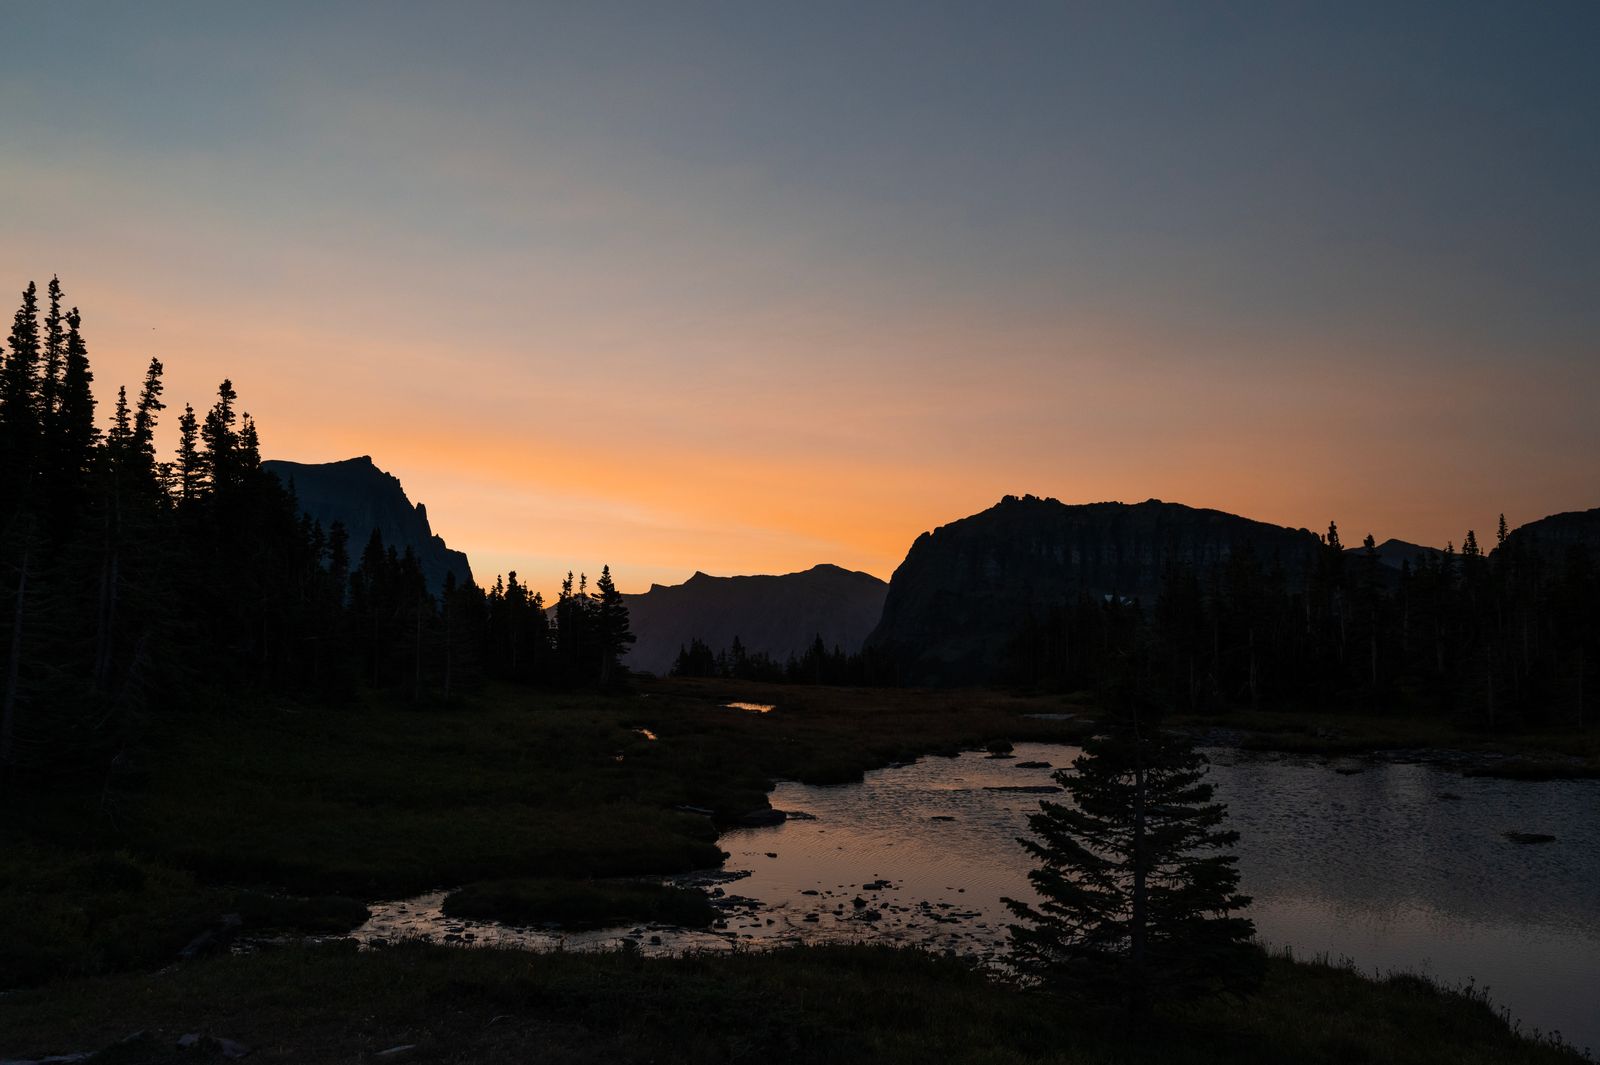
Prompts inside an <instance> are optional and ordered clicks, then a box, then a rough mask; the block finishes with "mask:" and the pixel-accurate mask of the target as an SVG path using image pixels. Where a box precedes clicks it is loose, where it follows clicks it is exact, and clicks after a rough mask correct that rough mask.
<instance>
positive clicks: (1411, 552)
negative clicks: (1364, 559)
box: [1344, 537, 1439, 570]
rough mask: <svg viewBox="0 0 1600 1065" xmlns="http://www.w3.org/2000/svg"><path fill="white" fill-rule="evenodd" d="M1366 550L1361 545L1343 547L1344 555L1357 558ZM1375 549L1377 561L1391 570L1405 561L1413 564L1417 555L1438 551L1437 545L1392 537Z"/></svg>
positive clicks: (1397, 567)
mask: <svg viewBox="0 0 1600 1065" xmlns="http://www.w3.org/2000/svg"><path fill="white" fill-rule="evenodd" d="M1366 551H1367V549H1366V548H1365V547H1361V546H1356V547H1347V548H1345V549H1344V553H1345V556H1346V557H1349V558H1358V557H1360V556H1361V555H1364V554H1366ZM1377 551H1378V561H1379V562H1381V563H1382V564H1383V565H1385V566H1387V567H1388V568H1390V569H1393V570H1397V569H1399V568H1400V567H1401V566H1403V565H1404V564H1405V563H1407V562H1410V563H1411V564H1413V565H1415V564H1416V561H1417V557H1418V556H1419V555H1437V554H1438V553H1439V549H1438V548H1437V547H1424V546H1422V545H1421V544H1413V543H1410V542H1409V541H1406V540H1396V539H1394V538H1393V537H1391V538H1390V539H1388V540H1385V541H1384V542H1383V543H1381V544H1379V545H1378V546H1377Z"/></svg>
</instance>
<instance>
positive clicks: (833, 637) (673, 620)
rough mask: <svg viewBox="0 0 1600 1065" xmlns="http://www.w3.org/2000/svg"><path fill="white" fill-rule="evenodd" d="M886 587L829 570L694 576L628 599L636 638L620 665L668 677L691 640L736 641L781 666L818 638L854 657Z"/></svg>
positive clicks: (866, 576) (720, 644) (720, 645)
mask: <svg viewBox="0 0 1600 1065" xmlns="http://www.w3.org/2000/svg"><path fill="white" fill-rule="evenodd" d="M888 589H889V586H888V585H887V584H885V583H884V582H883V581H882V580H880V579H879V578H877V577H874V576H873V575H872V574H870V573H861V572H857V571H853V570H847V569H843V568H842V567H839V566H832V565H826V564H824V565H820V566H813V567H812V568H811V569H808V570H803V571H801V572H799V573H784V574H778V575H758V576H746V577H712V576H709V575H707V574H704V573H696V574H695V575H694V576H693V577H690V578H689V579H688V580H687V581H685V582H684V583H682V584H674V585H661V584H655V585H651V587H650V590H649V591H648V592H644V593H642V594H637V595H629V596H626V597H625V598H626V601H627V605H628V616H629V620H630V622H631V625H632V629H633V632H634V635H635V636H637V637H638V642H637V643H636V644H634V647H633V652H632V653H631V654H630V655H629V656H628V657H627V659H626V660H625V661H626V664H627V665H628V667H629V668H630V669H635V670H642V671H645V672H650V673H666V672H667V671H668V670H669V669H671V668H672V663H673V660H674V659H675V658H676V657H677V655H678V650H679V648H681V647H684V646H686V645H687V644H688V643H689V641H690V640H692V639H696V638H698V639H701V640H704V641H705V642H706V643H707V644H709V645H710V646H711V647H712V648H714V649H717V650H722V649H724V648H727V647H728V646H729V645H730V644H732V643H733V640H734V637H736V636H737V637H738V638H739V641H740V642H741V643H742V644H744V646H745V648H746V649H747V650H749V651H751V652H752V653H756V652H761V653H765V654H767V655H770V656H771V657H772V658H773V659H774V660H776V661H778V662H783V661H784V660H785V659H787V658H788V657H789V656H790V655H791V654H794V655H798V654H800V653H801V652H803V651H804V650H805V649H806V647H808V646H809V645H810V644H811V643H812V641H813V640H815V639H816V637H817V636H819V635H820V636H821V637H822V640H823V642H824V643H825V644H826V645H827V646H828V648H829V649H830V650H831V649H832V648H833V647H834V646H835V645H837V646H839V647H842V648H844V650H845V651H846V652H854V651H856V650H859V649H860V647H861V644H862V641H863V640H865V639H866V636H867V633H869V632H871V631H872V627H873V626H874V625H876V624H877V623H878V616H879V614H880V613H881V612H882V610H883V599H884V596H885V594H886V593H887V592H888Z"/></svg>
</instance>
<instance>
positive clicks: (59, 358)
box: [39, 277, 67, 437]
mask: <svg viewBox="0 0 1600 1065" xmlns="http://www.w3.org/2000/svg"><path fill="white" fill-rule="evenodd" d="M47 291H48V292H49V298H50V309H49V310H48V311H47V312H46V313H45V316H44V376H43V377H42V378H41V379H40V381H39V417H40V419H41V421H42V423H43V429H44V434H45V436H46V437H49V436H50V435H51V432H50V430H51V427H52V426H53V424H54V422H55V415H56V408H57V406H58V404H59V403H60V401H61V375H62V370H63V367H64V362H65V359H66V356H67V335H66V332H65V331H64V330H63V329H62V328H61V323H62V322H63V321H64V320H65V319H64V317H63V316H62V313H61V279H60V278H56V277H52V278H51V279H50V285H49V288H48V290H47Z"/></svg>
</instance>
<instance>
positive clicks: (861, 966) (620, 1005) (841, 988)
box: [0, 944, 1579, 1065]
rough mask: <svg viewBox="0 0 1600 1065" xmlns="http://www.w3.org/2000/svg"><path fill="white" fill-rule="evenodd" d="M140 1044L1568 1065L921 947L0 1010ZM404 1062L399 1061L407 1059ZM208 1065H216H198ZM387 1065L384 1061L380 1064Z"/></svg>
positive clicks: (602, 960)
mask: <svg viewBox="0 0 1600 1065" xmlns="http://www.w3.org/2000/svg"><path fill="white" fill-rule="evenodd" d="M135 1032H143V1033H145V1034H144V1036H143V1038H141V1039H140V1040H138V1041H137V1042H135V1043H133V1044H129V1045H126V1046H122V1047H119V1048H116V1049H115V1050H113V1051H112V1052H110V1053H108V1054H106V1055H104V1056H103V1057H102V1058H101V1059H100V1060H101V1061H103V1062H105V1063H106V1065H110V1063H112V1062H116V1061H141V1062H161V1061H167V1060H171V1061H183V1062H192V1061H195V1060H197V1057H198V1055H196V1054H195V1053H194V1052H187V1051H176V1050H175V1049H173V1047H174V1044H175V1043H176V1040H177V1039H178V1038H179V1037H180V1036H181V1035H183V1034H185V1033H189V1032H199V1033H204V1034H209V1035H213V1036H220V1037H224V1038H228V1039H233V1040H237V1041H239V1042H241V1043H244V1044H245V1045H247V1046H249V1047H250V1048H252V1050H253V1053H252V1056H251V1058H250V1060H252V1061H260V1062H280V1061H281V1062H296V1063H313V1065H314V1063H331V1062H355V1061H362V1060H372V1058H373V1055H374V1054H377V1053H379V1052H381V1051H384V1050H387V1049H390V1048H393V1047H397V1046H409V1047H411V1048H412V1049H410V1050H408V1051H405V1052H403V1053H404V1058H405V1060H411V1061H438V1062H474V1063H489V1065H493V1063H496V1062H507V1063H509V1062H523V1061H529V1060H538V1061H540V1062H588V1061H594V1062H599V1061H606V1062H613V1061H621V1062H632V1061H637V1062H645V1061H696V1062H735V1061H761V1060H769V1061H786V1062H829V1063H837V1062H853V1061H871V1062H875V1063H886V1065H887V1063H896V1062H907V1063H915V1065H926V1063H927V1062H929V1061H960V1062H990V1063H996V1065H998V1063H1007V1062H1064V1063H1079V1062H1083V1063H1087V1062H1167V1063H1183V1062H1193V1063H1211V1062H1218V1063H1220V1062H1229V1063H1241V1062H1243V1063H1248V1062H1290V1061H1292V1062H1297V1063H1307V1065H1317V1063H1324V1062H1325V1063H1329V1065H1332V1063H1346V1062H1357V1061H1371V1062H1379V1061H1404V1062H1418V1063H1433V1062H1437V1063H1440V1065H1443V1063H1450V1065H1474V1063H1484V1065H1487V1063H1490V1062H1496V1063H1515V1062H1526V1063H1550V1065H1555V1063H1571V1062H1575V1061H1577V1060H1579V1059H1578V1058H1577V1056H1576V1055H1574V1054H1572V1053H1570V1052H1566V1051H1563V1050H1560V1049H1556V1048H1552V1047H1548V1046H1539V1045H1535V1044H1533V1043H1530V1042H1528V1041H1525V1040H1522V1039H1519V1038H1517V1037H1516V1036H1515V1035H1514V1034H1513V1033H1512V1032H1511V1031H1510V1030H1509V1029H1508V1028H1507V1026H1506V1025H1505V1024H1504V1023H1503V1022H1502V1021H1501V1020H1499V1019H1498V1018H1497V1017H1496V1016H1495V1015H1494V1013H1493V1011H1492V1010H1491V1009H1489V1007H1487V1006H1485V1005H1484V1004H1483V1003H1482V1002H1480V1001H1475V1000H1473V999H1470V998H1466V997H1463V996H1460V995H1456V994H1450V993H1446V992H1442V991H1440V990H1438V989H1437V988H1435V987H1433V986H1432V985H1430V984H1427V983H1425V982H1423V981H1420V980H1417V979H1415V978H1410V977H1402V978H1397V979H1391V980H1389V981H1385V982H1381V983H1380V982H1374V981H1370V980H1367V979H1364V978H1362V977H1360V976H1357V975H1355V974H1354V973H1351V972H1348V971H1345V970H1341V969H1336V968H1329V967H1326V966H1318V965H1304V964H1294V963H1290V962H1287V961H1284V960H1282V959H1277V960H1274V961H1273V963H1272V964H1271V966H1270V972H1269V978H1268V981H1267V985H1266V988H1265V990H1264V991H1263V993H1262V994H1261V995H1260V997H1258V998H1256V999H1252V1000H1250V1001H1248V1002H1246V1003H1243V1004H1235V1003H1212V1004H1208V1005H1207V1006H1205V1007H1204V1008H1199V1009H1193V1010H1189V1011H1184V1012H1176V1013H1167V1014H1163V1015H1161V1016H1158V1017H1157V1018H1156V1019H1155V1020H1154V1021H1153V1022H1152V1023H1149V1024H1147V1025H1143V1026H1141V1027H1140V1028H1139V1029H1138V1030H1137V1031H1130V1030H1129V1028H1128V1026H1127V1025H1126V1023H1125V1022H1123V1021H1122V1020H1120V1019H1117V1018H1111V1019H1104V1018H1099V1017H1096V1016H1094V1015H1091V1014H1085V1013H1083V1012H1081V1011H1079V1010H1073V1009H1070V1008H1067V1007H1065V1006H1064V1005H1063V1004H1061V1003H1060V1002H1057V1001H1055V1000H1051V999H1047V998H1043V997H1040V996H1036V995H1033V994H1030V993H1026V992H1023V991H1018V990H1015V989H1011V988H1008V987H1004V986H1001V985H998V984H995V983H992V982H990V981H989V980H987V979H986V978H984V977H983V976H982V975H980V974H979V973H977V972H975V971H973V970H972V969H970V968H969V967H968V966H966V965H965V964H963V963H961V962H958V961H954V960H950V959H943V958H935V957H932V956H930V955H927V954H924V953H921V952H917V951H908V950H893V949H888V948H874V947H831V948H797V949H790V950H785V951H781V952H776V953H769V954H736V955H733V956H714V957H713V956H698V957H689V958H680V959H656V960H649V959H643V958H640V957H639V956H637V955H636V954H635V955H629V954H607V955H576V954H553V955H532V954H526V953H520V952H515V951H502V950H492V949H473V950H462V949H449V948H443V947H430V946H425V945H416V944H412V945H403V946H399V947H395V948H391V949H389V950H385V951H373V952H365V953H356V952H354V951H350V950H341V949H336V948H331V947H325V948H319V949H298V948H296V949H284V950H280V951H274V952H271V953H268V954H264V955H261V956H259V957H253V958H239V957H223V958H215V959H211V960H207V961H202V962H195V963H191V964H189V965H186V966H183V967H180V968H178V969H176V970H174V971H170V972H166V973H162V974H158V975H127V976H119V977H110V978H102V979H99V980H94V981H86V982H80V983H72V984H67V985H63V986H60V987H57V988H54V989H52V990H51V991H50V992H49V993H48V994H46V993H42V992H33V993H24V994H20V995H13V996H11V997H8V998H5V999H0V1033H3V1035H0V1056H17V1055H42V1054H46V1053H62V1052H73V1051H80V1050H88V1049H95V1048H100V1047H110V1046H112V1045H113V1044H115V1043H117V1042H119V1041H120V1040H123V1039H125V1038H126V1037H128V1036H129V1035H130V1034H132V1033H135ZM392 1057H394V1058H399V1057H401V1054H398V1053H397V1054H395V1055H392ZM201 1060H203V1059H201ZM377 1060H386V1059H381V1058H380V1059H377Z"/></svg>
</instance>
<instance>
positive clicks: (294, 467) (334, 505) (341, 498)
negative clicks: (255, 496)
mask: <svg viewBox="0 0 1600 1065" xmlns="http://www.w3.org/2000/svg"><path fill="white" fill-rule="evenodd" d="M261 465H262V466H263V467H264V468H265V469H267V470H268V471H270V472H272V473H273V474H276V475H277V477H278V479H279V480H281V481H282V482H283V483H284V484H285V485H286V486H288V487H290V488H292V489H293V490H294V493H295V496H296V497H297V498H298V499H299V501H300V509H301V510H303V511H305V512H306V513H307V514H310V515H311V516H312V517H313V518H315V519H316V520H318V521H320V522H322V525H323V528H327V527H328V526H330V525H332V524H333V523H334V522H335V521H342V522H344V527H345V529H346V530H347V531H348V532H349V533H350V556H351V561H352V563H354V562H356V561H358V560H359V559H360V557H361V549H362V548H363V547H365V546H366V544H367V540H368V539H369V538H370V537H371V536H372V530H373V529H377V530H378V532H379V534H380V535H381V536H382V537H383V542H384V544H385V545H391V544H392V545H393V546H394V548H395V550H396V551H401V552H403V551H404V550H405V549H406V548H407V547H409V548H411V550H412V551H413V552H414V553H415V554H416V556H417V561H418V562H420V563H421V564H422V572H423V574H424V576H426V577H427V578H428V586H429V587H430V588H431V589H433V590H434V591H435V592H437V591H438V590H439V589H441V588H443V587H444V579H445V574H447V573H454V574H455V577H456V582H457V583H463V582H466V581H470V580H472V567H471V565H469V564H468V562H467V556H466V555H465V554H463V553H462V552H460V551H452V550H450V548H449V547H448V546H447V545H446V544H445V542H444V540H443V539H442V538H440V537H438V536H435V535H434V534H433V529H432V528H431V527H430V526H429V525H428V511H427V508H426V507H424V506H423V505H422V504H421V503H418V504H417V505H416V506H412V505H411V500H409V499H407V498H406V493H405V489H403V488H401V487H400V480H399V478H397V477H395V476H394V475H393V474H389V473H384V472H383V471H382V470H380V469H378V467H377V466H375V465H373V462H372V458H371V457H370V456H368V455H362V456H361V457H360V458H353V459H345V460H344V461H343V462H318V463H310V462H284V461H281V460H277V459H273V460H269V461H266V462H263V463H262V464H261Z"/></svg>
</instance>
